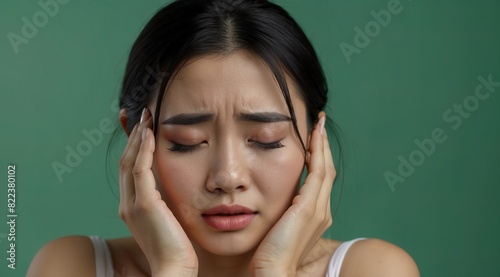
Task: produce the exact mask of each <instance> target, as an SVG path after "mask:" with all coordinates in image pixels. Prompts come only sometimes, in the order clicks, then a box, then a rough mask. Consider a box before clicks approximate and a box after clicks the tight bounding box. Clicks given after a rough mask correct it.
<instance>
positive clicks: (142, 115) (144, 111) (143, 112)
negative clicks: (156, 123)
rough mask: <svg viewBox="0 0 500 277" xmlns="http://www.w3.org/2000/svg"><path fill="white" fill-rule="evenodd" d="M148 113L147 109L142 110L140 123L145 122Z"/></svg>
mask: <svg viewBox="0 0 500 277" xmlns="http://www.w3.org/2000/svg"><path fill="white" fill-rule="evenodd" d="M146 111H147V108H144V109H142V114H141V120H140V121H139V123H142V121H144V114H146Z"/></svg>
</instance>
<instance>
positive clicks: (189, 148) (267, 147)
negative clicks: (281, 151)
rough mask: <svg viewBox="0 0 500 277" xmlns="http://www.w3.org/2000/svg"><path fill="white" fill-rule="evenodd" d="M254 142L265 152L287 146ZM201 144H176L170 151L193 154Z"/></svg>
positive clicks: (278, 142) (277, 143) (279, 143)
mask: <svg viewBox="0 0 500 277" xmlns="http://www.w3.org/2000/svg"><path fill="white" fill-rule="evenodd" d="M252 142H253V143H255V144H256V145H257V147H260V148H262V149H265V150H271V149H277V148H281V147H285V145H283V144H282V143H281V141H280V140H279V141H275V142H270V143H262V142H258V141H252ZM200 144H201V143H200ZM200 144H194V145H184V144H178V143H174V146H172V147H170V148H168V150H170V151H172V152H184V153H188V152H193V151H195V150H196V149H198V147H199V146H200Z"/></svg>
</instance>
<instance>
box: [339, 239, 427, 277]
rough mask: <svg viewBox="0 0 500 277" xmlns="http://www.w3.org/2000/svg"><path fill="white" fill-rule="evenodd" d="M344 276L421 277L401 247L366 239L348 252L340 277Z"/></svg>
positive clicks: (379, 240)
mask: <svg viewBox="0 0 500 277" xmlns="http://www.w3.org/2000/svg"><path fill="white" fill-rule="evenodd" d="M344 276H370V277H376V276H383V277H419V276H420V273H419V271H418V267H417V265H416V263H415V262H414V261H413V259H412V258H411V257H410V255H409V254H408V253H407V252H406V251H404V250H403V249H401V248H400V247H398V246H396V245H394V244H392V243H390V242H387V241H384V240H381V239H366V240H360V241H357V242H356V243H354V244H353V245H352V246H351V247H350V248H349V250H348V251H347V254H346V256H345V258H344V261H343V263H342V270H341V272H340V277H344Z"/></svg>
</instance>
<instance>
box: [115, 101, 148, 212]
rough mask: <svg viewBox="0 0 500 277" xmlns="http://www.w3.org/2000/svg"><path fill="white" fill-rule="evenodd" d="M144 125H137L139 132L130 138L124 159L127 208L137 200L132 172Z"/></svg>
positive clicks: (123, 179) (140, 123)
mask: <svg viewBox="0 0 500 277" xmlns="http://www.w3.org/2000/svg"><path fill="white" fill-rule="evenodd" d="M145 111H146V110H145ZM143 117H144V112H143V115H142V116H141V120H142V118H143ZM143 123H144V122H139V124H137V130H136V131H135V134H134V135H133V137H132V135H130V136H131V138H129V142H128V147H127V151H126V153H124V157H123V163H124V164H125V165H124V167H125V169H124V170H123V171H124V172H121V173H122V174H123V177H122V182H123V184H124V186H125V194H126V198H125V199H124V200H125V202H124V204H125V205H127V206H128V205H131V204H133V203H134V199H135V186H134V178H133V175H132V170H133V168H134V165H135V160H136V158H137V153H138V152H139V146H140V143H141V135H142V130H143V129H144V124H143Z"/></svg>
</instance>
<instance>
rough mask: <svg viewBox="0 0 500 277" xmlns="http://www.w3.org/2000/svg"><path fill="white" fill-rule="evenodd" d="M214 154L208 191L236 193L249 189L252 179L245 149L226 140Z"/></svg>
mask: <svg viewBox="0 0 500 277" xmlns="http://www.w3.org/2000/svg"><path fill="white" fill-rule="evenodd" d="M214 152H215V153H214V154H213V156H212V157H214V159H213V163H212V165H211V166H210V167H211V170H210V173H209V176H208V180H207V182H206V186H207V189H208V191H210V192H213V193H234V192H236V191H245V190H246V189H248V187H249V184H250V183H249V182H250V178H249V174H248V167H247V166H246V159H245V156H244V149H241V147H237V146H236V145H235V143H234V142H229V141H227V140H226V141H225V142H221V144H219V145H217V147H214Z"/></svg>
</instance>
